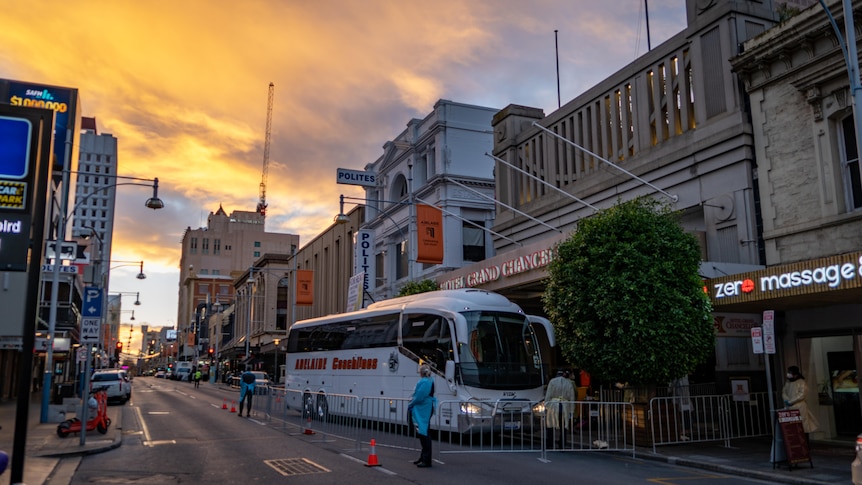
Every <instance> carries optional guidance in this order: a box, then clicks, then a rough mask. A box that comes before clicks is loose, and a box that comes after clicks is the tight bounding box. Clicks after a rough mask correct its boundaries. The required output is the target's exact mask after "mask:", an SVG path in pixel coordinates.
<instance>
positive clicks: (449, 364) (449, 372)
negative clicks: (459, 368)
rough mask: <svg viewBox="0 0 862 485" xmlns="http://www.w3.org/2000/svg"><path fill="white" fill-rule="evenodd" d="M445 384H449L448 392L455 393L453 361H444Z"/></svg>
mask: <svg viewBox="0 0 862 485" xmlns="http://www.w3.org/2000/svg"><path fill="white" fill-rule="evenodd" d="M446 383H448V384H449V390H450V391H452V392H455V361H454V360H447V361H446Z"/></svg>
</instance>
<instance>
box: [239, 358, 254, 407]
mask: <svg viewBox="0 0 862 485" xmlns="http://www.w3.org/2000/svg"><path fill="white" fill-rule="evenodd" d="M255 381H256V379H255V377H254V374H252V372H251V366H246V367H245V372H243V374H242V377H240V379H239V386H240V390H239V414H237V416H242V408H243V404H244V403H245V401H248V407H247V408H246V414H245V417H249V416H251V401H252V398H253V397H254V384H255Z"/></svg>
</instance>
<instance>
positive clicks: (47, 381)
mask: <svg viewBox="0 0 862 485" xmlns="http://www.w3.org/2000/svg"><path fill="white" fill-rule="evenodd" d="M70 139H71V138H70ZM70 151H71V146H70V144H68V143H67V145H66V155H65V158H66V163H64V164H63V177H62V195H61V199H60V215H59V217H58V221H57V233H56V234H57V236H56V237H57V242H58V244H59V242H60V238H61V237H62V238H63V239H64V240H65V238H66V223H67V222H68V220H69V216H70V215H71V214H69V175H70V174H71V173H72V172H71V171H70V170H69V160H70ZM105 176H106V177H113V178H115V179H122V180H134V182H119V183H115V184H110V185H106V186H104V187H101V188H99V189H98V190H95V191H93V192H91V193H90V194H87V196H86V197H84V198H82V199H81V200H80V201H78V203H77V204H76V205H75V206H74V207H72V211H71V212H72V213H74V212H75V209H76V208H77V207H78V206H79V205H80V204H81V203H82V202H84V201H85V200H87V199H89V198H90V197H91V196H93V195H95V194H97V193H99V192H100V191H102V190H106V189H109V188H111V187H117V186H120V185H140V186H145V187H149V186H150V185H148V184H142V183H140V182H141V181H147V182H152V188H153V196H152V197H150V198H149V199H147V200H146V202H144V205H145V206H146V207H147V208H150V209H153V210H157V209H161V208H163V207H164V206H165V203H164V202H163V201H162V200H161V199H159V179H158V178H155V179H145V178H138V177H124V176H120V175H105ZM60 263H61V261H60V259H59V258H58V257H55V258H54V266H53V268H52V272H51V273H52V274H51V299H50V307H49V310H48V348H47V349H46V351H45V374H44V379H43V380H44V382H43V383H42V407H41V414H40V417H39V418H40V419H39V422H41V423H47V422H48V406H49V403H50V401H51V386H52V382H51V381H52V378H53V375H54V348H53V347H54V331H55V329H56V327H57V302H58V300H59V296H60V293H59V286H60ZM141 268H142V269H143V262H142V263H141ZM141 274H143V271H141Z"/></svg>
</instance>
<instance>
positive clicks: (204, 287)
mask: <svg viewBox="0 0 862 485" xmlns="http://www.w3.org/2000/svg"><path fill="white" fill-rule="evenodd" d="M209 292H210V285H208V284H207V283H201V284H200V285H198V294H199V295H206V294H208V293H209Z"/></svg>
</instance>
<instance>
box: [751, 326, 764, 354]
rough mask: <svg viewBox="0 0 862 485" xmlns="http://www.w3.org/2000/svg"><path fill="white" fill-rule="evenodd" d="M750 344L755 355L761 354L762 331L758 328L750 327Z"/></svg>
mask: <svg viewBox="0 0 862 485" xmlns="http://www.w3.org/2000/svg"><path fill="white" fill-rule="evenodd" d="M751 344H752V345H753V346H754V353H755V354H762V353H763V331H762V329H761V328H760V327H751Z"/></svg>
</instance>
